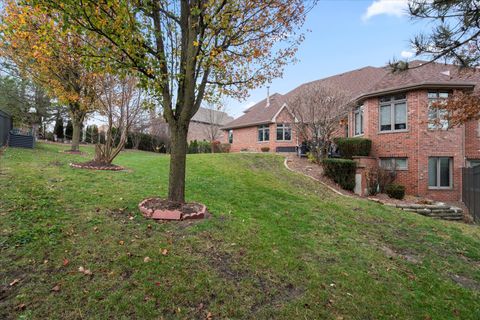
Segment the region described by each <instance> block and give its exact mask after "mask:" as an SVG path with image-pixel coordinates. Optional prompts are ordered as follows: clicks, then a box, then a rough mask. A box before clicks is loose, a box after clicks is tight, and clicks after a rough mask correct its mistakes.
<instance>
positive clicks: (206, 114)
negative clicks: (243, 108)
mask: <svg viewBox="0 0 480 320" xmlns="http://www.w3.org/2000/svg"><path fill="white" fill-rule="evenodd" d="M232 120H233V117H231V116H229V115H228V114H227V113H226V112H224V111H219V110H214V109H209V108H202V107H201V108H199V109H198V111H197V113H196V114H195V115H194V116H193V117H192V119H191V120H190V126H189V127H188V136H187V141H188V142H190V141H193V140H197V141H203V140H206V141H212V140H213V141H222V140H225V137H224V132H223V131H222V130H221V129H220V128H221V127H222V126H223V125H225V124H226V123H228V122H230V121H232ZM149 132H150V134H153V135H161V136H163V135H169V129H168V124H167V123H166V122H165V119H163V117H158V116H155V115H152V119H151V120H150V130H149Z"/></svg>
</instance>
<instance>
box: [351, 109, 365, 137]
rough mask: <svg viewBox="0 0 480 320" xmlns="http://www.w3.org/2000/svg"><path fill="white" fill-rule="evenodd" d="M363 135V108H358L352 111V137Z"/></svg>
mask: <svg viewBox="0 0 480 320" xmlns="http://www.w3.org/2000/svg"><path fill="white" fill-rule="evenodd" d="M362 134H363V106H358V107H356V108H355V110H354V111H353V135H354V136H359V135H362Z"/></svg>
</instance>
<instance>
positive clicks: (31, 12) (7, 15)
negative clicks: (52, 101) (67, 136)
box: [0, 0, 98, 151]
mask: <svg viewBox="0 0 480 320" xmlns="http://www.w3.org/2000/svg"><path fill="white" fill-rule="evenodd" d="M54 18H55V17H53V16H52V13H47V12H45V11H44V10H42V9H41V8H40V7H39V6H29V5H26V4H21V5H20V4H18V3H17V1H13V0H7V1H5V7H4V11H3V14H2V16H1V26H0V54H1V55H2V56H3V57H4V58H5V59H8V60H10V61H12V62H13V63H14V64H15V65H16V66H17V67H18V69H19V70H20V72H21V74H22V76H23V77H25V78H28V79H31V80H32V81H33V82H35V83H37V84H39V85H40V86H42V87H43V88H45V89H46V90H47V91H48V92H49V94H50V95H51V96H53V97H55V98H56V99H57V100H58V101H59V102H60V103H61V104H65V105H67V106H68V111H69V115H70V118H71V120H72V125H73V133H72V142H71V150H72V151H78V149H79V140H80V131H81V125H82V123H83V121H84V119H85V116H86V115H87V113H88V112H89V111H90V110H91V109H92V108H93V107H94V103H95V100H96V94H95V85H96V83H95V80H96V78H97V76H98V72H93V71H91V70H90V69H89V67H88V66H87V65H85V64H84V63H83V62H82V59H81V58H82V46H84V45H85V42H86V41H87V40H86V39H85V38H80V37H79V36H78V35H77V34H74V33H72V32H71V30H69V29H68V28H66V26H65V24H63V23H62V22H61V21H60V20H58V19H57V20H54Z"/></svg>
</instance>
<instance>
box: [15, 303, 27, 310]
mask: <svg viewBox="0 0 480 320" xmlns="http://www.w3.org/2000/svg"><path fill="white" fill-rule="evenodd" d="M25 307H26V305H25V303H22V304H19V305H18V306H16V307H15V310H24V309H25Z"/></svg>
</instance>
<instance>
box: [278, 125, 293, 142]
mask: <svg viewBox="0 0 480 320" xmlns="http://www.w3.org/2000/svg"><path fill="white" fill-rule="evenodd" d="M290 140H292V127H291V126H290V124H287V123H283V124H277V141H290Z"/></svg>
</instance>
